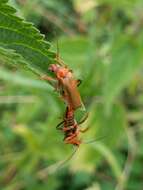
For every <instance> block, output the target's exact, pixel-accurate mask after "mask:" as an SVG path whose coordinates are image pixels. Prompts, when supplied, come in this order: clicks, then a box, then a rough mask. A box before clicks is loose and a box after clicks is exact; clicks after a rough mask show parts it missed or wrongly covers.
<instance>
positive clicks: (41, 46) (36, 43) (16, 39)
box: [0, 1, 55, 74]
mask: <svg viewBox="0 0 143 190" xmlns="http://www.w3.org/2000/svg"><path fill="white" fill-rule="evenodd" d="M6 2H7V1H1V2H0V46H1V47H3V48H5V49H13V50H15V51H16V53H18V54H20V55H21V56H22V58H23V60H24V62H25V63H26V66H27V67H29V68H32V69H33V70H36V71H37V72H38V73H41V74H42V73H47V72H48V65H49V64H50V63H53V62H54V58H55V54H54V53H52V52H51V51H49V48H50V43H48V42H46V41H45V40H44V35H41V34H40V32H39V31H38V30H37V29H36V28H35V27H34V26H33V24H32V23H28V22H25V21H24V20H23V19H22V18H19V17H17V16H16V15H15V14H14V13H15V12H16V10H15V9H14V8H13V7H11V6H9V5H8V4H5V3H6ZM19 64H20V63H19Z"/></svg>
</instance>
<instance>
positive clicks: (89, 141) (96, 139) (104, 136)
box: [82, 135, 109, 144]
mask: <svg viewBox="0 0 143 190" xmlns="http://www.w3.org/2000/svg"><path fill="white" fill-rule="evenodd" d="M107 137H109V135H103V136H101V137H98V138H95V139H92V140H88V141H83V142H82V143H83V144H90V143H95V142H96V141H100V140H103V139H105V138H107Z"/></svg>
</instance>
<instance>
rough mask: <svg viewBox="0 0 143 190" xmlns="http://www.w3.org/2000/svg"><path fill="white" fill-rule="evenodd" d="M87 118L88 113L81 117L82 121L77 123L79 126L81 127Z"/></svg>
mask: <svg viewBox="0 0 143 190" xmlns="http://www.w3.org/2000/svg"><path fill="white" fill-rule="evenodd" d="M87 118H88V113H86V114H85V115H84V116H83V117H82V119H81V120H80V121H79V123H78V124H79V125H81V124H82V123H84V122H85V120H86V119H87Z"/></svg>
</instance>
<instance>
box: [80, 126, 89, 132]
mask: <svg viewBox="0 0 143 190" xmlns="http://www.w3.org/2000/svg"><path fill="white" fill-rule="evenodd" d="M88 129H89V127H86V128H85V129H80V130H79V131H80V132H81V133H85V132H86V131H87V130H88Z"/></svg>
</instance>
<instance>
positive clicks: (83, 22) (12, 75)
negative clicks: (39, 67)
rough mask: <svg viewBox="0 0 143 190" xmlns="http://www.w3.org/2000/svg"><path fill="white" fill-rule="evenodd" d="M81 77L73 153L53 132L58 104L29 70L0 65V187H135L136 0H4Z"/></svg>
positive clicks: (139, 38)
mask: <svg viewBox="0 0 143 190" xmlns="http://www.w3.org/2000/svg"><path fill="white" fill-rule="evenodd" d="M10 4H11V5H12V6H13V7H15V8H16V9H17V10H18V15H19V16H21V17H23V18H25V19H26V20H27V21H30V22H33V23H34V24H35V26H36V27H37V28H38V29H39V30H40V31H41V33H42V34H45V36H46V39H47V40H48V41H50V42H51V44H52V50H53V51H56V40H57V39H58V41H59V49H60V56H61V57H62V58H63V60H64V61H65V63H66V64H67V65H68V66H69V67H70V68H71V69H73V71H74V74H75V76H76V78H80V79H81V80H82V84H81V85H80V87H79V90H80V93H81V96H82V99H83V102H84V104H85V107H86V109H87V112H89V117H88V119H87V121H86V122H85V123H84V124H82V126H81V127H83V128H84V127H87V126H89V127H90V129H89V130H88V131H87V132H86V133H85V134H83V135H82V137H81V138H82V140H83V141H85V142H86V141H90V140H93V139H98V138H100V137H105V138H101V139H100V140H97V141H95V142H94V143H89V144H84V143H83V144H82V145H81V146H80V147H79V149H78V151H77V152H76V153H75V155H74V156H73V157H72V158H71V160H70V161H68V162H66V161H65V163H64V164H63V165H62V167H60V168H58V164H59V163H60V162H61V161H63V162H64V160H66V159H67V158H69V156H70V155H71V154H72V153H73V151H74V148H73V147H72V146H71V145H66V144H64V142H63V134H62V133H60V132H59V131H57V130H56V125H57V124H58V123H59V122H60V121H61V118H60V117H62V116H63V113H64V110H65V105H64V104H63V102H62V101H61V100H60V98H59V95H58V94H57V93H56V92H54V91H53V89H52V87H50V86H49V85H47V84H46V83H45V82H43V81H41V80H37V79H38V78H37V76H35V75H34V74H33V73H32V72H30V71H28V70H26V69H24V68H21V69H16V68H15V67H12V66H11V65H6V64H5V63H3V62H2V61H1V63H0V120H1V122H0V145H1V146H0V189H2V190H63V189H66V190H113V189H115V190H142V189H143V67H142V65H143V64H142V63H143V30H142V27H143V2H142V0H120V1H115V0H99V1H97V0H11V1H10Z"/></svg>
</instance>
